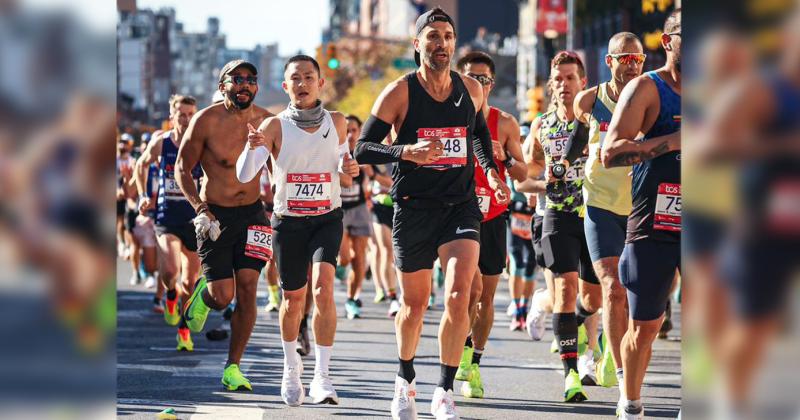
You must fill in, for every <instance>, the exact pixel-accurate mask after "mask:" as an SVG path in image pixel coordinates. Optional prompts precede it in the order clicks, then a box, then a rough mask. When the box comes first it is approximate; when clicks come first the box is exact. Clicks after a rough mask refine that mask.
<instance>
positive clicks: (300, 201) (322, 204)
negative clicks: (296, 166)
mask: <svg viewBox="0 0 800 420" xmlns="http://www.w3.org/2000/svg"><path fill="white" fill-rule="evenodd" d="M286 207H287V209H288V210H289V211H291V212H294V213H298V214H309V215H314V214H323V213H326V212H328V211H330V210H331V174H330V173H321V174H288V175H286Z"/></svg>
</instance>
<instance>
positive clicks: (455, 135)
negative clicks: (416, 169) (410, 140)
mask: <svg viewBox="0 0 800 420" xmlns="http://www.w3.org/2000/svg"><path fill="white" fill-rule="evenodd" d="M434 137H438V138H439V140H441V142H442V144H443V145H444V147H443V154H442V156H441V157H439V159H437V160H436V162H433V163H430V164H427V165H425V166H426V167H429V168H433V169H448V168H455V167H459V166H464V165H466V164H467V127H443V128H420V129H419V130H417V141H420V140H427V139H430V138H434Z"/></svg>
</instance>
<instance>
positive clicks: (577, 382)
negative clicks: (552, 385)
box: [564, 369, 589, 402]
mask: <svg viewBox="0 0 800 420" xmlns="http://www.w3.org/2000/svg"><path fill="white" fill-rule="evenodd" d="M588 399H589V397H587V396H586V393H585V392H583V385H582V384H581V378H580V377H578V372H575V370H574V369H570V370H569V375H567V377H566V378H564V402H581V401H586V400H588Z"/></svg>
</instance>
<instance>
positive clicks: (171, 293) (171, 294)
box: [167, 289, 178, 300]
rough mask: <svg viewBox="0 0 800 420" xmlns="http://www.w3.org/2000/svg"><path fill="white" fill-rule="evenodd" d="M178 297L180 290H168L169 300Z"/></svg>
mask: <svg viewBox="0 0 800 420" xmlns="http://www.w3.org/2000/svg"><path fill="white" fill-rule="evenodd" d="M177 297H178V291H177V290H175V289H172V290H167V300H175V299H176V298H177Z"/></svg>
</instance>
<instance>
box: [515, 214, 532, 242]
mask: <svg viewBox="0 0 800 420" xmlns="http://www.w3.org/2000/svg"><path fill="white" fill-rule="evenodd" d="M532 219H533V215H531V214H524V213H511V233H513V234H514V235H517V236H519V237H520V238H522V239H526V240H531V220H532Z"/></svg>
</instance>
